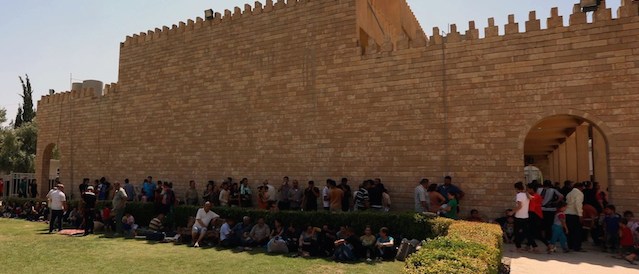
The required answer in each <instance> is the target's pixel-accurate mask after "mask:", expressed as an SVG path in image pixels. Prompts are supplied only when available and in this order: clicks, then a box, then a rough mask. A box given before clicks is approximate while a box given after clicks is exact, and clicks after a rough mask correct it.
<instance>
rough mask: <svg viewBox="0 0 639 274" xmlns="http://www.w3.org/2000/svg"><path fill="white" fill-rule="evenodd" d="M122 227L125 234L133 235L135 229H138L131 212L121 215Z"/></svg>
mask: <svg viewBox="0 0 639 274" xmlns="http://www.w3.org/2000/svg"><path fill="white" fill-rule="evenodd" d="M122 228H123V230H124V232H125V233H126V235H128V236H130V237H135V235H136V234H135V231H136V230H137V229H138V225H136V224H135V218H133V215H131V213H126V214H124V216H122Z"/></svg>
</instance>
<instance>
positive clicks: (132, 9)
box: [0, 0, 620, 120]
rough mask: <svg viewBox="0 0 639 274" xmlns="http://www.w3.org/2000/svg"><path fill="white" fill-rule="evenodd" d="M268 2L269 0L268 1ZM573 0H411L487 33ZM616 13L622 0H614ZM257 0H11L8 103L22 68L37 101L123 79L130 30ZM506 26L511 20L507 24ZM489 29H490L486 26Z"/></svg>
mask: <svg viewBox="0 0 639 274" xmlns="http://www.w3.org/2000/svg"><path fill="white" fill-rule="evenodd" d="M261 2H265V1H261ZM577 2H579V1H577V0H573V1H568V0H554V1H551V0H511V1H504V0H483V1H469V0H445V1H444V0H440V1H433V0H408V3H409V4H410V6H411V7H412V9H413V12H414V13H415V15H416V16H417V19H418V20H419V21H420V23H421V25H422V27H423V28H424V31H426V33H427V34H429V35H430V34H431V33H432V28H433V27H434V26H438V27H440V29H441V30H447V28H448V24H451V23H454V24H457V26H458V30H460V31H465V30H466V29H467V28H468V21H469V20H475V21H476V24H477V28H479V29H480V33H483V28H484V27H485V26H486V22H487V18H489V17H494V18H495V21H496V24H498V25H499V26H503V25H504V24H505V23H506V22H507V17H508V14H515V18H516V20H517V21H518V22H520V28H522V30H523V27H524V22H525V21H526V20H527V19H528V12H529V11H531V10H536V11H537V18H539V19H541V22H542V27H543V26H545V18H547V17H548V16H549V14H550V8H551V7H555V6H556V7H558V8H559V12H560V15H563V16H564V20H565V21H566V22H567V20H568V16H569V14H570V13H571V12H572V5H573V4H574V3H577ZM607 2H608V4H607V5H608V7H611V8H613V16H614V14H616V8H617V7H618V6H619V3H620V0H608V1H607ZM245 3H253V1H249V0H223V1H222V0H217V1H212V0H211V1H202V0H180V1H175V0H135V1H131V0H109V1H87V0H60V1H43V0H19V1H5V2H4V3H2V5H1V8H0V37H2V38H3V39H2V42H0V107H4V108H6V109H7V112H8V115H7V116H8V117H7V118H8V119H9V120H13V119H14V118H15V113H16V110H17V108H18V105H19V104H20V103H21V99H20V96H19V94H20V93H21V92H22V91H21V86H20V82H19V80H18V76H19V75H24V74H25V73H26V74H29V77H30V78H31V83H32V85H33V88H34V90H35V93H34V104H35V103H36V101H37V100H38V99H39V98H40V97H41V96H42V95H44V94H46V93H47V92H48V90H49V89H55V90H56V91H57V92H61V91H66V90H68V89H69V88H70V74H73V78H74V79H75V81H81V80H86V79H95V80H100V81H103V82H105V83H111V82H117V73H118V58H119V43H120V42H122V41H124V38H125V37H126V36H127V35H131V34H133V33H139V32H142V31H146V30H149V29H154V28H156V27H161V26H164V25H166V26H171V25H172V24H177V23H178V22H179V21H186V20H188V19H194V18H196V17H198V16H200V17H203V12H204V10H206V9H209V8H212V9H213V10H215V11H220V12H222V11H223V10H224V9H232V8H233V7H235V6H244V4H245ZM500 31H501V32H502V33H503V28H502V29H500ZM482 35H483V34H482Z"/></svg>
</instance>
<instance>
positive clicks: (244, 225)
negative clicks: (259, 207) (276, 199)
mask: <svg viewBox="0 0 639 274" xmlns="http://www.w3.org/2000/svg"><path fill="white" fill-rule="evenodd" d="M252 228H253V225H251V217H249V216H244V218H242V222H240V223H237V224H236V225H235V227H233V233H234V234H235V238H236V239H237V241H238V244H239V245H240V246H243V247H244V250H251V248H250V246H252V245H253V239H252V238H251V236H250V235H249V234H250V233H251V229H252Z"/></svg>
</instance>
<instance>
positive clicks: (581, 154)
mask: <svg viewBox="0 0 639 274" xmlns="http://www.w3.org/2000/svg"><path fill="white" fill-rule="evenodd" d="M523 153H524V161H525V163H526V164H530V163H532V165H534V166H535V167H537V168H539V170H540V171H541V174H543V177H544V179H549V180H551V181H553V182H563V181H566V180H570V181H573V182H582V181H595V182H599V184H600V185H601V189H602V190H606V188H607V187H608V186H609V185H610V177H609V164H608V139H607V137H606V135H605V134H604V132H603V131H602V130H601V128H600V126H599V125H598V124H596V123H595V122H593V121H592V120H590V119H587V118H585V117H583V116H578V115H574V114H555V115H551V116H548V117H545V118H542V119H540V120H538V121H537V122H536V123H535V124H534V125H533V126H532V127H531V128H530V129H529V130H528V132H527V133H526V135H525V138H524V142H523ZM527 169H529V168H528V167H527ZM535 179H537V178H535Z"/></svg>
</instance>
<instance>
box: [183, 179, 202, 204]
mask: <svg viewBox="0 0 639 274" xmlns="http://www.w3.org/2000/svg"><path fill="white" fill-rule="evenodd" d="M184 196H186V204H187V205H198V204H200V195H199V194H198V193H197V189H196V188H195V181H193V180H191V181H190V182H189V189H188V190H186V195H184Z"/></svg>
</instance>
